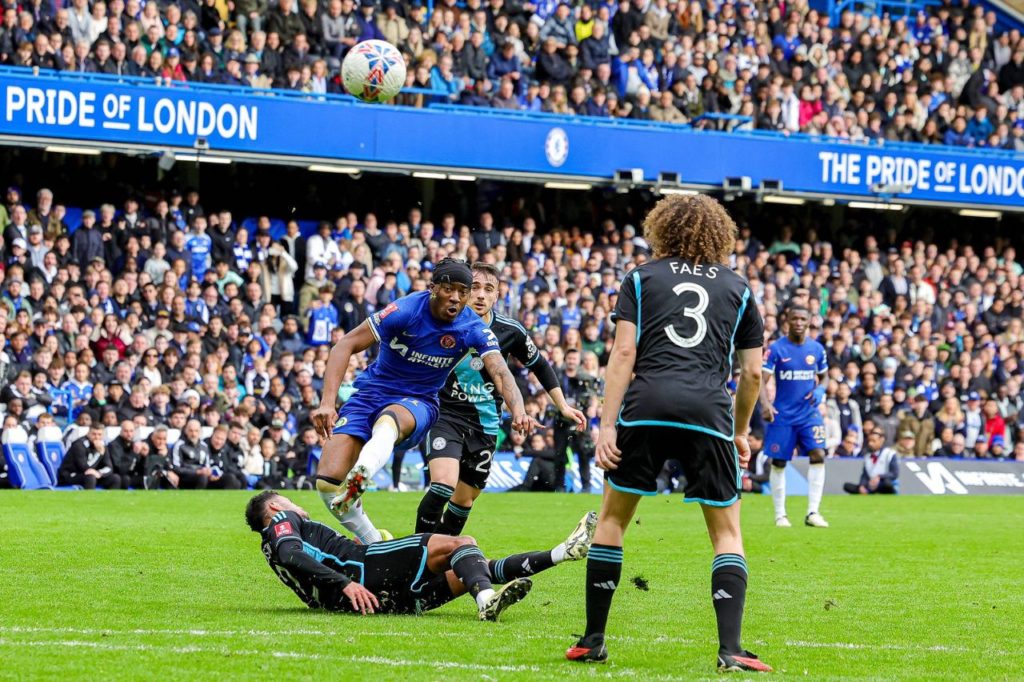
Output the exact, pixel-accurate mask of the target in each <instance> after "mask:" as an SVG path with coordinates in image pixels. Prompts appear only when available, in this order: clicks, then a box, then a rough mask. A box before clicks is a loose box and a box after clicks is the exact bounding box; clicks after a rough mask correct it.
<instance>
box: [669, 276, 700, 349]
mask: <svg viewBox="0 0 1024 682" xmlns="http://www.w3.org/2000/svg"><path fill="white" fill-rule="evenodd" d="M672 291H673V292H675V295H676V296H679V295H680V294H683V293H685V292H687V291H692V292H693V293H695V294H697V305H695V306H693V307H692V308H690V307H686V308H683V315H684V316H686V317H689V318H690V319H691V320H693V321H694V322H695V323H696V324H697V331H696V332H694V334H693V336H680V335H679V334H678V333H676V329H675V327H674V326H672V325H671V324H670V325H668V326H667V327H665V333H666V334H668V338H669V340H670V341H672V343H674V344H676V345H677V346H679V347H681V348H693V347H694V346H696V345H698V344H700V342H701V341H703V340H704V337H705V336H707V333H708V322H707V320H706V319H705V318H704V311H705V310H707V309H708V292H707V289H705V288H704V287H702V286H701V285H699V284H693V283H692V282H682V283H680V284H677V285H675V286H674V287H672Z"/></svg>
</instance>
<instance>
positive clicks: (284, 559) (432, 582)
mask: <svg viewBox="0 0 1024 682" xmlns="http://www.w3.org/2000/svg"><path fill="white" fill-rule="evenodd" d="M245 521H246V523H248V524H249V528H251V529H252V530H253V531H254V532H257V533H259V534H260V537H261V540H262V549H263V555H264V556H265V557H266V558H267V563H269V564H270V567H271V568H272V569H273V570H274V573H276V574H277V577H279V578H280V579H281V582H283V583H284V584H285V585H287V586H288V587H290V588H291V589H292V591H293V592H295V594H297V595H298V597H299V599H301V600H302V601H303V602H304V603H305V604H306V605H307V606H309V607H310V608H314V609H320V608H322V609H328V610H331V611H352V612H358V613H362V614H367V613H395V614H403V613H414V614H415V613H420V612H422V611H429V610H431V609H436V608H438V607H439V606H441V605H443V604H447V603H448V602H450V601H451V600H453V599H455V598H456V597H459V596H461V595H463V594H466V593H467V592H468V593H469V594H471V595H472V596H473V598H474V599H475V600H476V605H477V610H478V613H479V617H480V620H498V616H499V615H500V614H501V612H502V611H504V610H505V609H506V608H508V607H509V606H511V605H512V604H515V603H516V602H518V601H520V600H521V599H522V598H523V597H525V596H526V594H527V593H528V592H529V591H530V588H531V587H532V585H533V583H532V582H531V581H530V579H529V577H527V576H531V575H533V574H535V573H539V572H541V571H544V570H547V569H549V568H551V567H552V566H555V565H557V564H560V563H562V562H563V561H578V560H579V559H582V558H584V557H586V556H587V552H588V551H589V550H590V543H591V541H592V540H593V538H594V530H595V528H596V527H597V514H595V513H594V512H589V513H587V514H586V516H584V517H583V518H582V519H581V520H580V522H579V523H578V524H577V525H576V528H575V529H574V530H573V531H572V533H570V534H569V537H568V538H566V539H565V541H564V542H562V543H561V544H559V545H558V546H557V547H555V548H554V549H551V550H547V551H541V552H525V553H523V554H513V555H512V556H508V557H505V558H504V559H498V560H496V561H488V560H487V559H486V558H485V557H484V555H483V553H482V552H481V551H480V549H479V548H478V547H477V546H476V541H475V540H474V539H473V538H471V537H466V536H462V537H451V536H448V535H434V534H429V533H425V534H421V535H410V536H408V537H404V538H399V539H397V540H391V541H388V542H376V543H374V544H371V545H363V544H359V543H357V542H354V541H352V540H349V539H348V538H346V537H345V536H343V535H341V534H340V533H338V532H336V531H334V530H333V529H331V528H329V527H327V526H325V525H323V524H322V523H318V522H316V521H312V520H310V518H309V514H308V513H307V512H306V511H305V510H304V509H302V507H299V506H298V505H296V504H295V503H294V502H292V501H291V500H289V499H288V498H286V497H284V496H282V495H280V494H278V493H277V492H276V491H273V490H265V491H263V492H261V493H259V494H258V495H255V496H253V497H252V498H251V499H250V500H249V503H248V505H247V506H246V508H245ZM495 585H497V586H498V587H495Z"/></svg>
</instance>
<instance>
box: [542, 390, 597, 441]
mask: <svg viewBox="0 0 1024 682" xmlns="http://www.w3.org/2000/svg"><path fill="white" fill-rule="evenodd" d="M548 396H550V397H551V402H552V403H554V405H555V408H556V409H557V410H558V413H559V414H560V415H562V416H563V417H564V418H565V419H566V420H567V421H571V422H575V423H576V430H577V431H583V430H584V429H586V428H587V417H586V415H585V414H583V412H581V411H580V410H577V409H576V408H575V407H573V406H572V405H570V404H569V402H568V401H567V400H566V399H565V394H564V393H562V389H561V388H553V389H551V390H550V391H548Z"/></svg>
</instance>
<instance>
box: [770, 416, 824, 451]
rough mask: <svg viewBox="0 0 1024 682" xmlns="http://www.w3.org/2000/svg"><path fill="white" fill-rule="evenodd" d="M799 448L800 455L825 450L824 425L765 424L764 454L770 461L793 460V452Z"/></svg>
mask: <svg viewBox="0 0 1024 682" xmlns="http://www.w3.org/2000/svg"><path fill="white" fill-rule="evenodd" d="M797 448H799V450H800V453H799V454H800V455H801V456H803V455H807V454H809V453H810V452H811V450H824V449H825V425H824V424H822V423H818V424H815V423H808V424H800V425H796V424H793V425H791V424H776V423H775V422H768V423H767V424H765V432H764V454H766V455H768V456H769V457H771V458H772V459H784V460H786V461H789V460H791V459H793V450H794V449H797Z"/></svg>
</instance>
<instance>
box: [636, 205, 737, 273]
mask: <svg viewBox="0 0 1024 682" xmlns="http://www.w3.org/2000/svg"><path fill="white" fill-rule="evenodd" d="M736 233H737V230H736V223H735V222H733V219H732V218H731V217H729V214H728V213H727V212H726V210H725V208H724V207H723V206H722V205H721V204H720V203H718V201H716V200H715V199H713V198H711V197H709V196H707V195H704V194H697V195H695V196H685V195H682V194H670V195H669V196H667V197H665V198H664V199H662V200H661V201H659V202H658V203H657V204H656V205H655V206H654V208H652V209H651V212H650V213H648V214H647V218H646V219H645V220H644V237H646V238H647V241H648V242H649V243H650V245H651V250H652V251H653V255H654V257H655V258H682V259H684V260H688V261H692V262H694V263H728V262H729V254H730V253H732V251H733V249H734V248H735V246H736Z"/></svg>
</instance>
